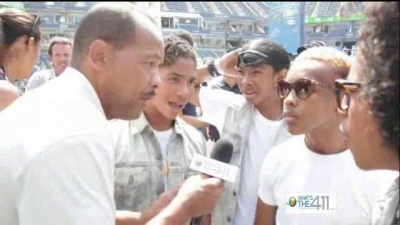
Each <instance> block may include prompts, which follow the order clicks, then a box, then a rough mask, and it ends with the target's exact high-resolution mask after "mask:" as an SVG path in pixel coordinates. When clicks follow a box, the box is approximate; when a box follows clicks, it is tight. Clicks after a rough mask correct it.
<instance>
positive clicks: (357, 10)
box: [304, 2, 365, 24]
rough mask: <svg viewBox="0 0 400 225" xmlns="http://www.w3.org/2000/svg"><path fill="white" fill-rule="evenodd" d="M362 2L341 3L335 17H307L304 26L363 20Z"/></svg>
mask: <svg viewBox="0 0 400 225" xmlns="http://www.w3.org/2000/svg"><path fill="white" fill-rule="evenodd" d="M362 12H363V2H341V3H340V6H339V9H338V10H337V12H336V13H335V15H332V16H329V17H313V16H311V17H309V18H306V19H305V21H304V22H305V23H306V24H318V23H339V22H346V21H359V20H365V15H364V14H363V13H362Z"/></svg>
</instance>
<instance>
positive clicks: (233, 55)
mask: <svg viewBox="0 0 400 225" xmlns="http://www.w3.org/2000/svg"><path fill="white" fill-rule="evenodd" d="M239 51H240V49H237V50H235V51H232V52H229V53H228V54H226V55H224V56H222V57H221V58H219V59H216V60H215V61H214V66H215V68H216V70H217V71H218V72H219V73H220V74H222V75H228V76H234V75H235V74H236V72H235V65H236V62H237V59H238V55H239ZM210 79H212V76H211V74H210V73H209V72H208V69H207V66H202V67H200V68H198V69H197V71H196V80H195V82H194V85H195V87H196V89H195V92H194V94H193V97H192V98H191V99H190V103H192V104H193V105H195V106H199V107H200V101H199V90H200V85H201V83H203V82H204V81H206V80H210Z"/></svg>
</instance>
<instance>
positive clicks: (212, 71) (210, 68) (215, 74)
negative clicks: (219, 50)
mask: <svg viewBox="0 0 400 225" xmlns="http://www.w3.org/2000/svg"><path fill="white" fill-rule="evenodd" d="M214 62H215V61H214V60H213V61H211V62H209V63H208V64H207V70H208V72H209V73H210V75H211V76H212V77H218V76H221V75H222V74H220V73H219V72H218V71H217V69H216V68H215V64H214Z"/></svg>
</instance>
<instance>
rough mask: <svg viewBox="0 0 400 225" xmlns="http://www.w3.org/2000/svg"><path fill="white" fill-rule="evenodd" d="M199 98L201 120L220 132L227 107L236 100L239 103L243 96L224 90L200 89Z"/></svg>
mask: <svg viewBox="0 0 400 225" xmlns="http://www.w3.org/2000/svg"><path fill="white" fill-rule="evenodd" d="M199 98H200V105H201V109H202V112H203V114H202V116H201V120H202V121H204V122H206V123H209V124H212V125H214V126H215V127H216V128H217V129H218V131H219V132H221V130H222V128H223V127H224V122H225V116H226V112H227V110H228V107H229V105H230V104H232V102H234V101H236V100H238V101H240V99H241V98H243V96H241V95H237V94H235V93H232V92H229V91H225V90H218V89H211V88H210V87H201V89H200V93H199Z"/></svg>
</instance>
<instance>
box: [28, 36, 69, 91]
mask: <svg viewBox="0 0 400 225" xmlns="http://www.w3.org/2000/svg"><path fill="white" fill-rule="evenodd" d="M71 52H72V42H71V40H69V39H68V38H65V37H53V38H52V39H51V40H50V46H49V51H48V53H49V57H50V60H51V63H52V65H53V69H49V70H40V71H37V72H36V73H34V74H33V75H32V76H31V78H30V79H29V82H28V84H27V85H26V90H28V91H29V90H32V89H34V88H37V87H39V86H41V85H43V84H45V83H46V82H47V81H49V80H51V79H53V78H55V77H58V76H59V75H60V74H61V73H63V72H64V70H65V68H67V67H68V66H69V62H70V59H71Z"/></svg>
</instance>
